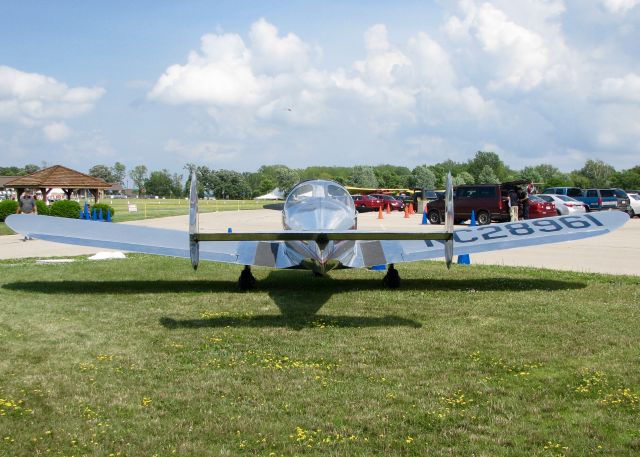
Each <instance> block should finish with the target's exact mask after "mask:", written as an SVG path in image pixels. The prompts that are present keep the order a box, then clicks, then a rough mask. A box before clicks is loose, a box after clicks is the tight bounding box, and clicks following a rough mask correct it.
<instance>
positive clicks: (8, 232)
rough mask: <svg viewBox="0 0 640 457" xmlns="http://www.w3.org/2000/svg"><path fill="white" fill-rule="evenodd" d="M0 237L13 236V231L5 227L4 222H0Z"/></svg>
mask: <svg viewBox="0 0 640 457" xmlns="http://www.w3.org/2000/svg"><path fill="white" fill-rule="evenodd" d="M2 235H13V230H11V229H10V228H9V227H7V224H5V223H4V222H0V236H2Z"/></svg>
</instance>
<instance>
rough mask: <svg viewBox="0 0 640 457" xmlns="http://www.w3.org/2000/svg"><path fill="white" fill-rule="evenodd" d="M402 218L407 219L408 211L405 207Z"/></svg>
mask: <svg viewBox="0 0 640 457" xmlns="http://www.w3.org/2000/svg"><path fill="white" fill-rule="evenodd" d="M404 218H405V219H409V209H408V208H407V207H406V206H405V207H404Z"/></svg>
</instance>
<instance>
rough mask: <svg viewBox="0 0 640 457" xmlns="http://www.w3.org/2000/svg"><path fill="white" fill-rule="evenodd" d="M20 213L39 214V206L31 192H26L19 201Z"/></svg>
mask: <svg viewBox="0 0 640 457" xmlns="http://www.w3.org/2000/svg"><path fill="white" fill-rule="evenodd" d="M16 213H18V214H38V206H37V205H36V201H35V199H34V198H33V196H32V195H31V192H25V193H24V195H22V196H21V197H20V200H19V201H18V211H16Z"/></svg>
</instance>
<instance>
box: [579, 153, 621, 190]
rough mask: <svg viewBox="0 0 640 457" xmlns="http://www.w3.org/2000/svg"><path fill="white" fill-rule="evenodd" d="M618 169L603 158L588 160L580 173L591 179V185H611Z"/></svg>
mask: <svg viewBox="0 0 640 457" xmlns="http://www.w3.org/2000/svg"><path fill="white" fill-rule="evenodd" d="M615 172H616V170H615V168H613V167H612V166H611V165H609V164H607V163H604V162H603V161H602V160H591V159H589V160H587V161H586V163H585V164H584V167H582V169H581V170H580V174H581V175H582V176H584V177H586V178H587V179H588V180H589V185H590V186H591V187H609V186H610V185H611V179H612V178H613V176H614V174H615Z"/></svg>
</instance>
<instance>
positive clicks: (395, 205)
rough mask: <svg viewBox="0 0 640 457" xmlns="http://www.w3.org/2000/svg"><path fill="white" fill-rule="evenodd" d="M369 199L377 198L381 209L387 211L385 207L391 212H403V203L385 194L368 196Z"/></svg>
mask: <svg viewBox="0 0 640 457" xmlns="http://www.w3.org/2000/svg"><path fill="white" fill-rule="evenodd" d="M369 197H373V198H377V199H378V200H381V202H382V209H387V205H389V207H390V208H391V211H393V210H394V209H397V210H398V211H403V210H404V202H403V201H401V200H398V199H396V198H395V197H394V196H392V195H386V194H369Z"/></svg>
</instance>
